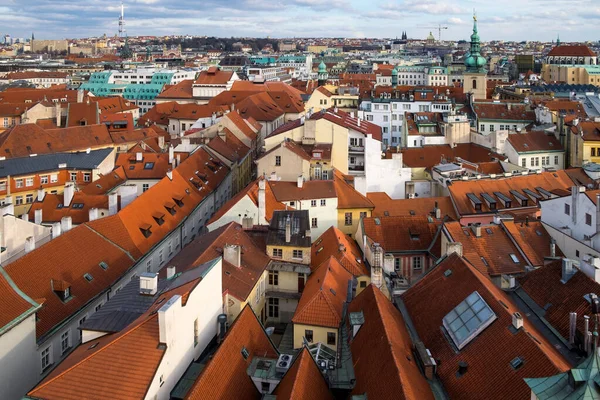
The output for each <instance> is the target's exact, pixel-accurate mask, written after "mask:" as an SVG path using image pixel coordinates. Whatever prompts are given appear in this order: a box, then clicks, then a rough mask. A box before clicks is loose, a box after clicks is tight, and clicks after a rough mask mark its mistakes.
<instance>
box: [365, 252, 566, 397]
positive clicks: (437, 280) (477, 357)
mask: <svg viewBox="0 0 600 400" xmlns="http://www.w3.org/2000/svg"><path fill="white" fill-rule="evenodd" d="M448 271H450V273H449V272H448ZM475 291H476V292H478V293H479V295H480V296H481V297H482V298H483V300H484V301H485V302H486V303H487V304H488V306H489V307H490V308H491V310H492V311H493V312H494V314H496V316H497V319H496V320H495V321H493V322H492V323H491V325H489V326H488V327H487V328H485V329H484V330H483V331H481V332H480V333H479V334H478V335H477V336H476V337H475V338H474V339H473V340H472V341H471V342H469V343H468V344H467V345H466V346H465V347H464V348H462V350H460V351H457V350H456V349H455V347H454V345H453V344H451V343H450V342H451V339H449V338H448V336H446V335H445V334H444V333H443V330H442V328H441V326H442V320H443V318H444V316H445V315H447V314H448V313H449V312H450V311H451V310H452V309H454V307H456V306H457V305H458V304H459V303H461V302H462V301H463V300H465V299H466V298H467V297H468V296H469V295H470V294H472V293H473V292H475ZM440 293H444V295H443V296H439V294H440ZM402 298H403V300H404V304H405V306H406V309H407V310H408V312H409V314H410V315H411V316H412V323H413V326H414V328H415V329H416V331H417V332H418V334H419V338H420V339H421V341H422V342H423V343H424V344H425V347H426V348H427V349H429V350H430V351H431V354H432V356H433V358H434V359H436V360H438V362H437V375H438V377H439V378H440V380H441V382H442V384H443V385H444V389H445V390H446V392H447V394H448V396H449V397H450V398H460V399H486V400H494V399H528V398H529V397H530V393H531V390H530V389H529V386H527V384H526V383H525V381H524V380H523V378H526V377H527V378H528V377H542V376H551V375H555V374H557V373H560V372H564V371H566V370H567V369H569V368H570V366H569V364H568V363H567V362H566V361H565V360H564V359H563V358H562V356H561V355H560V354H559V353H558V351H557V350H556V349H555V348H554V347H553V346H552V344H551V343H549V342H548V341H547V340H546V339H545V337H544V336H542V334H541V333H540V332H538V330H537V329H536V328H535V327H534V326H533V324H531V323H530V322H529V320H528V319H527V317H526V316H523V328H521V329H520V330H519V331H517V332H516V333H512V332H511V331H510V330H509V328H508V327H509V326H511V325H512V314H513V313H514V312H517V311H519V310H518V309H517V307H516V306H515V305H514V303H513V302H512V300H511V299H510V298H509V297H508V296H507V295H506V294H505V293H504V292H502V290H500V289H499V288H497V287H496V286H494V284H493V283H492V282H491V281H490V280H489V279H488V278H487V277H485V276H484V275H483V274H481V273H479V272H478V271H477V270H476V269H475V268H473V267H472V266H470V265H469V264H468V263H466V262H464V261H463V259H462V258H460V257H459V256H458V255H456V253H454V254H452V255H451V256H449V257H448V258H447V259H446V260H444V261H443V262H442V263H441V264H439V265H438V266H437V267H436V268H434V269H433V270H432V271H431V272H429V274H427V275H425V277H423V279H421V280H420V281H419V282H417V283H416V284H415V285H414V286H413V287H411V288H410V289H409V290H408V291H407V292H405V293H404V294H403V295H402ZM432 299H436V301H432ZM359 332H360V331H359ZM516 357H521V358H522V359H523V360H524V363H523V364H522V366H521V367H520V368H518V369H516V370H515V369H513V368H512V367H511V364H510V362H511V361H512V360H514V359H515V358H516ZM461 361H462V362H465V363H467V365H468V366H467V371H466V372H465V373H464V374H462V375H459V374H458V373H457V371H458V363H459V362H461ZM498 388H502V390H498Z"/></svg>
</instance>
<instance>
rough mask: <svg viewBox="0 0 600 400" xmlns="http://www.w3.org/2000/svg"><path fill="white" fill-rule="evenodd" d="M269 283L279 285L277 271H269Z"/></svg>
mask: <svg viewBox="0 0 600 400" xmlns="http://www.w3.org/2000/svg"><path fill="white" fill-rule="evenodd" d="M269 285H273V286H279V271H269Z"/></svg>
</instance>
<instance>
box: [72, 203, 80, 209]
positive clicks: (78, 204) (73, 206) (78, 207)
mask: <svg viewBox="0 0 600 400" xmlns="http://www.w3.org/2000/svg"><path fill="white" fill-rule="evenodd" d="M71 207H72V208H76V209H82V208H83V203H73V205H72V206H71Z"/></svg>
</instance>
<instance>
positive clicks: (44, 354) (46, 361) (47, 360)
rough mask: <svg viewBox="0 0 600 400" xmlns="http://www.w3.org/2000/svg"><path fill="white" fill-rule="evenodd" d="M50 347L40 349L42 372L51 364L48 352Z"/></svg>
mask: <svg viewBox="0 0 600 400" xmlns="http://www.w3.org/2000/svg"><path fill="white" fill-rule="evenodd" d="M51 349H52V346H48V347H46V348H45V349H44V350H42V353H41V360H42V372H44V371H45V370H46V368H48V367H49V366H50V365H51V364H52V359H51V354H50V350H51Z"/></svg>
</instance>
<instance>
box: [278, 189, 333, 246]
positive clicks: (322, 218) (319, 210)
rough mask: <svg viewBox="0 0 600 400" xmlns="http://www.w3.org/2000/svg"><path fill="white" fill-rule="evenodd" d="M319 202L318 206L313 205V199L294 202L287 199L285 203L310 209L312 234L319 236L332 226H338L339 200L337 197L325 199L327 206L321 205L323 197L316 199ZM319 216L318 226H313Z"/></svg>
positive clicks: (297, 208) (299, 208)
mask: <svg viewBox="0 0 600 400" xmlns="http://www.w3.org/2000/svg"><path fill="white" fill-rule="evenodd" d="M314 200H316V202H317V206H316V207H311V205H310V204H311V200H301V201H295V202H293V203H294V205H292V204H291V203H292V202H290V201H285V202H283V204H285V205H288V206H290V207H293V208H295V209H296V210H308V215H309V217H310V221H311V223H310V224H309V226H310V236H311V237H313V238H318V237H319V236H321V234H322V233H323V232H325V231H326V230H327V229H329V228H331V227H332V226H337V206H338V201H337V198H336V197H331V198H327V199H324V200H325V206H321V199H314ZM313 218H317V227H316V228H313V227H312V219H313Z"/></svg>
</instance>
